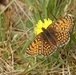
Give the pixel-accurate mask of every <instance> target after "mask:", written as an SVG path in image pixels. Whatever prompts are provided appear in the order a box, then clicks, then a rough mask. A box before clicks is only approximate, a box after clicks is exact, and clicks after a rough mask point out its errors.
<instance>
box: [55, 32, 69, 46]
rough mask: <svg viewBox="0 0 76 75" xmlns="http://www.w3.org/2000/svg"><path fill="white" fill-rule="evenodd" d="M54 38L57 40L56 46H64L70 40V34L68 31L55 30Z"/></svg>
mask: <svg viewBox="0 0 76 75" xmlns="http://www.w3.org/2000/svg"><path fill="white" fill-rule="evenodd" d="M55 36H56V40H57V46H60V47H62V46H64V45H65V44H67V43H68V42H69V40H70V34H69V32H63V31H62V32H60V31H58V32H55Z"/></svg>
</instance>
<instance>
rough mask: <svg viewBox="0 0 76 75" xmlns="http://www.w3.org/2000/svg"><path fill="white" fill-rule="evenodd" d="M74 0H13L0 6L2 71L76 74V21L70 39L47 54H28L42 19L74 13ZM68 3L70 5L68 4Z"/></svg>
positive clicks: (27, 74)
mask: <svg viewBox="0 0 76 75" xmlns="http://www.w3.org/2000/svg"><path fill="white" fill-rule="evenodd" d="M74 3H75V2H74V0H21V1H17V0H15V1H14V0H11V1H10V3H8V4H7V5H6V6H5V5H4V6H5V8H4V9H2V10H0V74H1V75H76V51H75V50H76V23H74V28H73V29H72V32H70V34H71V36H70V38H71V39H70V42H69V43H68V44H67V45H65V46H64V47H62V48H58V49H57V51H56V52H55V53H54V54H52V55H48V56H43V55H39V54H38V55H32V56H31V55H28V54H26V53H25V52H26V49H27V47H28V46H29V44H30V42H31V41H32V40H33V39H34V37H35V35H34V32H33V28H34V27H35V25H36V24H37V22H38V21H39V20H42V21H43V20H44V19H45V18H46V19H47V18H50V19H51V20H52V21H56V19H59V18H61V17H62V16H63V15H64V14H65V13H70V14H72V15H74V19H75V20H76V17H75V16H76V14H75V11H76V9H75V5H74ZM66 7H67V8H66Z"/></svg>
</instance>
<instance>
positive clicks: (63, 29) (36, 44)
mask: <svg viewBox="0 0 76 75" xmlns="http://www.w3.org/2000/svg"><path fill="white" fill-rule="evenodd" d="M72 27H73V18H72V16H71V15H70V14H68V15H67V16H65V17H63V18H61V19H58V20H57V21H56V22H54V23H52V24H50V25H49V26H48V27H47V29H45V28H42V31H43V32H41V33H39V34H38V35H37V36H36V37H35V39H34V40H33V41H32V43H31V44H30V45H29V47H28V48H27V50H26V53H27V54H29V55H35V54H42V55H44V56H46V55H49V54H53V53H54V52H55V51H56V50H57V47H62V46H64V45H65V44H67V43H68V42H69V40H70V34H69V31H70V30H71V29H72Z"/></svg>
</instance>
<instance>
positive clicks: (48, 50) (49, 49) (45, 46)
mask: <svg viewBox="0 0 76 75" xmlns="http://www.w3.org/2000/svg"><path fill="white" fill-rule="evenodd" d="M56 50H57V47H56V46H54V45H53V44H52V43H51V41H50V39H49V38H48V37H46V36H45V33H44V34H43V33H42V50H41V54H42V55H49V54H52V53H53V52H55V51H56Z"/></svg>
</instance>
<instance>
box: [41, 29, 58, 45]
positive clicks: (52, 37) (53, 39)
mask: <svg viewBox="0 0 76 75" xmlns="http://www.w3.org/2000/svg"><path fill="white" fill-rule="evenodd" d="M42 30H43V34H44V35H45V37H46V39H48V41H49V43H51V44H53V45H55V46H57V40H56V37H55V35H54V33H55V30H53V29H50V32H49V30H47V29H45V28H42Z"/></svg>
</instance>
